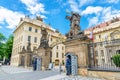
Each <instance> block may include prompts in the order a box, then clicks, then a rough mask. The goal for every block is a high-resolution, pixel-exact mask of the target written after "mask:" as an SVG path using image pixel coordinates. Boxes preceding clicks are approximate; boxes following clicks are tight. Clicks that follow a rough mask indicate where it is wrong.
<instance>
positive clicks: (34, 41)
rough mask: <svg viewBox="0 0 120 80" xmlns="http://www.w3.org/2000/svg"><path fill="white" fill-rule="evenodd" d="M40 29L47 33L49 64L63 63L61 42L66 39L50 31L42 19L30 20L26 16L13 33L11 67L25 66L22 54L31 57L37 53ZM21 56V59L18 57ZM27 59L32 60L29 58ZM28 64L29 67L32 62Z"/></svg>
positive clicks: (63, 46)
mask: <svg viewBox="0 0 120 80" xmlns="http://www.w3.org/2000/svg"><path fill="white" fill-rule="evenodd" d="M42 28H45V29H46V31H47V33H48V36H47V38H48V45H49V46H50V47H51V48H52V50H51V56H50V57H51V62H53V63H55V65H59V62H60V63H62V62H63V61H64V56H63V55H65V45H63V44H62V42H63V41H64V40H65V39H66V37H65V36H63V35H62V34H61V33H59V32H58V31H56V30H54V29H52V28H51V27H50V25H47V24H45V23H44V22H43V19H42V18H40V17H36V18H34V19H30V18H29V17H28V16H26V17H25V18H21V20H20V22H19V24H18V25H17V27H16V29H15V31H14V41H13V49H12V55H11V65H12V66H20V65H21V64H25V63H24V61H25V59H24V55H23V54H22V53H26V54H27V53H28V54H31V56H32V54H34V53H37V52H36V49H38V48H39V46H40V43H41V37H42V33H41V29H42ZM21 52H22V53H21ZM38 52H39V51H38ZM21 54H22V57H21V56H20V55H21ZM29 58H30V60H32V59H31V57H29ZM26 63H27V62H26ZM29 64H30V65H31V64H32V61H31V62H30V63H29ZM29 64H28V65H29Z"/></svg>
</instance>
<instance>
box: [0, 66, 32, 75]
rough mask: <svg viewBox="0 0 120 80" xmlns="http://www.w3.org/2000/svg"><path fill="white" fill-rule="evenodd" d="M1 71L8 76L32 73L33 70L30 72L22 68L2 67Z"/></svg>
mask: <svg viewBox="0 0 120 80" xmlns="http://www.w3.org/2000/svg"><path fill="white" fill-rule="evenodd" d="M1 70H2V71H4V72H5V73H8V74H15V73H22V72H32V70H30V69H25V68H22V67H13V66H1Z"/></svg>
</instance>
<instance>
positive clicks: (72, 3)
mask: <svg viewBox="0 0 120 80" xmlns="http://www.w3.org/2000/svg"><path fill="white" fill-rule="evenodd" d="M68 3H69V4H70V8H71V9H72V11H73V12H78V13H79V12H80V10H79V5H78V3H77V2H76V1H75V0H69V1H68Z"/></svg>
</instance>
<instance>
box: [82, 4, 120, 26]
mask: <svg viewBox="0 0 120 80" xmlns="http://www.w3.org/2000/svg"><path fill="white" fill-rule="evenodd" d="M93 14H95V16H93ZM82 15H83V16H84V15H89V16H90V15H92V16H90V17H89V18H88V22H89V24H88V27H91V26H95V25H96V24H99V23H101V22H104V21H108V20H110V19H112V18H113V17H120V10H117V9H112V7H101V6H97V7H92V6H88V7H87V8H86V9H85V10H83V11H82Z"/></svg>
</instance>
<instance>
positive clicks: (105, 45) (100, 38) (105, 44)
mask: <svg viewBox="0 0 120 80" xmlns="http://www.w3.org/2000/svg"><path fill="white" fill-rule="evenodd" d="M84 32H85V35H87V36H88V37H90V34H91V33H92V35H91V36H92V38H93V43H94V60H95V64H96V65H111V66H114V63H113V60H112V56H113V55H114V54H117V53H119V54H120V18H118V17H116V18H113V19H112V20H110V21H107V22H104V23H101V24H99V25H97V26H94V27H92V28H88V29H86V30H85V31H84Z"/></svg>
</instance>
